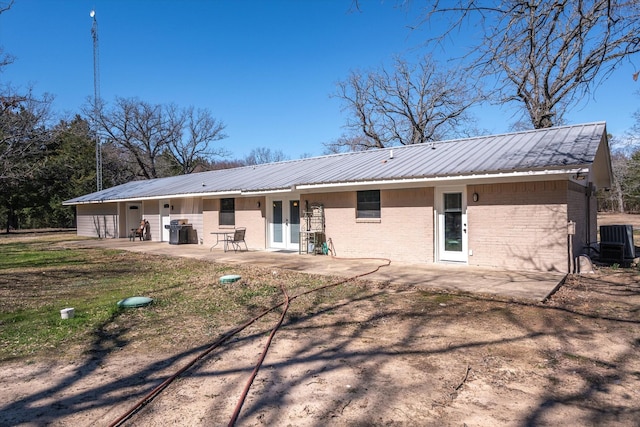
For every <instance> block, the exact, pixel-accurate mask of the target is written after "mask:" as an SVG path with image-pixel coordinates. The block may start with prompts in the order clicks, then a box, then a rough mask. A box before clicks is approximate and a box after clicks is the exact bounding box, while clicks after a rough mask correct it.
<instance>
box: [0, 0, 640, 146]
mask: <svg viewBox="0 0 640 427" xmlns="http://www.w3.org/2000/svg"><path fill="white" fill-rule="evenodd" d="M398 3H399V2H396V1H392V0H385V1H382V0H368V1H367V0H362V1H361V2H360V5H361V7H360V10H359V11H355V10H353V8H352V1H351V0H306V1H303V0H298V1H294V0H260V1H258V0H253V1H249V0H233V1H231V0H228V1H213V0H209V1H205V0H181V1H175V0H174V1H169V0H155V1H150V0H149V1H142V0H138V1H135V0H128V1H124V0H92V1H85V0H15V4H14V6H13V7H12V9H11V10H9V11H8V12H5V13H3V14H1V15H0V45H1V46H3V48H4V50H5V51H6V52H8V53H11V54H12V55H14V56H15V57H16V61H15V62H14V64H12V65H10V66H8V67H7V68H6V69H5V70H4V72H3V73H2V74H0V82H2V83H9V82H10V83H11V84H12V85H13V86H17V87H26V86H27V85H30V84H33V85H34V86H35V91H36V93H42V92H48V93H51V94H53V95H54V96H55V102H54V110H55V111H57V112H58V113H60V114H64V113H67V114H74V113H77V112H79V111H80V107H81V106H82V105H83V104H84V103H85V102H86V100H87V98H88V97H91V96H93V44H92V39H91V25H92V19H91V18H90V16H89V12H90V11H91V10H93V9H95V10H96V18H97V20H98V28H99V39H100V46H99V52H100V91H101V96H102V98H103V99H104V100H105V101H106V102H107V103H110V102H113V100H114V98H115V97H116V96H122V97H137V98H139V99H141V100H144V101H147V102H150V103H162V104H168V103H175V104H176V105H179V106H183V107H187V106H194V107H197V108H207V109H209V110H210V111H211V112H212V114H213V116H214V117H216V118H217V119H220V120H221V121H223V122H224V123H225V124H226V125H227V128H226V133H227V134H228V135H229V137H228V138H227V139H225V140H223V141H222V142H221V143H222V145H223V146H224V147H225V148H226V149H228V150H229V151H230V152H231V153H232V157H233V158H241V157H244V156H245V155H246V154H248V153H249V151H251V149H254V148H258V147H268V148H271V149H272V150H282V151H283V152H284V153H285V154H287V155H288V156H289V157H290V158H298V157H300V156H302V155H320V154H322V151H323V146H322V143H324V142H328V141H331V140H334V139H336V138H337V137H339V136H340V135H341V134H342V133H343V132H344V129H343V128H342V126H343V125H344V123H345V119H346V117H345V115H344V113H342V112H341V104H340V102H339V100H337V99H335V98H330V96H329V95H330V94H331V93H333V92H334V91H335V84H336V82H337V81H339V80H343V79H345V78H346V77H347V76H348V74H349V71H350V70H352V69H371V68H377V67H379V66H380V65H382V64H388V63H389V62H390V61H391V60H392V58H393V56H394V55H404V56H405V57H406V58H407V59H409V60H411V59H414V58H417V57H418V56H419V55H421V54H422V53H424V52H425V51H424V47H423V45H422V43H423V41H424V40H425V39H426V38H427V37H428V36H429V34H430V32H431V33H434V32H437V30H438V28H437V27H438V26H437V24H436V25H432V26H431V27H428V28H427V27H422V28H421V29H420V30H418V31H411V30H410V29H409V28H408V27H409V26H414V25H415V24H416V22H417V21H418V19H419V16H418V14H419V8H418V7H417V6H415V4H416V3H419V2H414V7H413V8H412V9H408V10H407V9H402V8H398V7H396V5H397V4H398ZM460 41H462V40H460ZM456 48H461V47H460V46H458V47H456ZM452 49H454V48H453V47H452V48H451V49H450V50H448V51H447V53H446V54H445V53H441V55H442V57H441V58H440V59H442V60H446V59H447V56H448V55H451V56H453V50H452ZM637 62H638V65H639V66H640V58H639V59H638V60H637ZM634 71H635V68H634V66H633V65H632V64H630V63H628V64H626V65H625V66H624V67H623V68H621V69H620V70H618V71H616V72H615V73H614V74H613V75H611V76H610V77H609V79H608V80H607V81H606V82H605V83H604V85H603V86H601V87H600V88H599V89H598V91H597V92H596V95H595V98H592V99H589V100H588V103H584V102H583V103H582V104H581V106H580V107H579V108H575V109H574V110H573V111H572V112H571V114H569V115H567V117H566V119H567V120H568V121H569V122H570V123H580V122H591V121H599V120H606V121H607V123H608V130H609V132H610V133H613V134H616V135H622V134H623V133H624V132H625V131H626V130H627V129H628V128H629V127H630V126H631V125H632V123H633V119H632V117H631V115H632V113H633V112H634V111H635V110H636V109H637V105H638V100H639V99H640V98H639V96H638V95H637V94H636V93H635V92H636V91H637V90H638V87H640V86H639V85H640V82H634V81H633V80H632V79H631V75H632V73H633V72H634ZM474 113H475V114H476V115H477V116H478V126H479V127H480V128H484V129H487V130H488V131H489V132H491V133H501V132H507V131H508V130H509V125H510V124H511V123H512V122H513V121H514V117H513V115H514V110H513V109H512V108H504V109H500V108H495V107H491V108H490V107H483V108H478V109H476V110H475V111H474Z"/></svg>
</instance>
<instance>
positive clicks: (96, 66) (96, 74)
mask: <svg viewBox="0 0 640 427" xmlns="http://www.w3.org/2000/svg"><path fill="white" fill-rule="evenodd" d="M89 16H91V18H93V25H92V26H91V37H92V38H93V116H94V119H93V131H94V135H95V138H96V188H97V191H101V190H102V144H101V143H100V134H99V132H98V120H97V117H98V113H99V107H98V105H99V104H98V103H99V102H100V61H99V59H100V57H99V51H98V21H97V20H96V11H95V10H92V11H91V12H90V13H89Z"/></svg>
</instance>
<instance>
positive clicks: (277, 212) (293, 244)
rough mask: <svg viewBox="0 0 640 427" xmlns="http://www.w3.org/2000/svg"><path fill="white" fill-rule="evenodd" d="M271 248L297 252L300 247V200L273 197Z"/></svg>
mask: <svg viewBox="0 0 640 427" xmlns="http://www.w3.org/2000/svg"><path fill="white" fill-rule="evenodd" d="M268 203H269V205H268V206H269V209H268V213H269V214H268V216H267V219H268V222H269V227H268V230H269V247H271V248H273V249H286V250H295V251H297V250H298V249H299V247H300V200H299V198H298V197H297V196H288V197H273V198H272V199H271V200H270V201H269V202H268Z"/></svg>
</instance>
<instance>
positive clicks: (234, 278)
mask: <svg viewBox="0 0 640 427" xmlns="http://www.w3.org/2000/svg"><path fill="white" fill-rule="evenodd" d="M238 280H240V276H238V275H237V274H228V275H226V276H222V277H221V278H220V283H233V282H237V281H238Z"/></svg>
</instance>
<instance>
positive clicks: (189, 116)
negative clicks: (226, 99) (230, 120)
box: [171, 107, 228, 174]
mask: <svg viewBox="0 0 640 427" xmlns="http://www.w3.org/2000/svg"><path fill="white" fill-rule="evenodd" d="M182 123H183V126H182V128H183V131H182V135H181V137H180V138H176V139H174V140H172V142H171V152H172V154H173V157H174V158H175V160H176V162H177V163H178V165H179V166H180V169H181V171H180V172H181V173H182V174H189V173H192V172H194V171H195V170H196V168H198V167H199V166H202V165H203V163H206V162H207V161H208V160H210V159H211V158H213V157H225V156H228V152H227V151H226V150H224V149H223V148H222V147H212V145H211V143H213V142H215V141H219V140H221V139H224V138H226V137H227V135H226V134H224V133H223V131H224V129H225V125H224V124H223V123H222V122H220V121H219V120H216V119H215V118H213V116H212V115H211V113H210V112H209V111H208V110H202V109H198V110H196V109H194V108H193V107H189V108H187V109H186V110H183V111H182Z"/></svg>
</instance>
